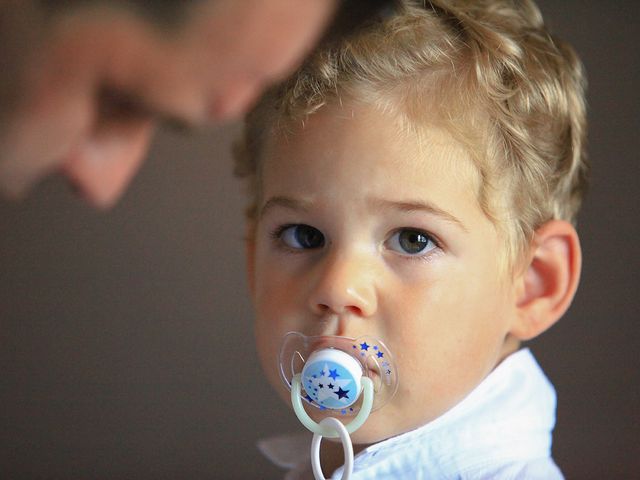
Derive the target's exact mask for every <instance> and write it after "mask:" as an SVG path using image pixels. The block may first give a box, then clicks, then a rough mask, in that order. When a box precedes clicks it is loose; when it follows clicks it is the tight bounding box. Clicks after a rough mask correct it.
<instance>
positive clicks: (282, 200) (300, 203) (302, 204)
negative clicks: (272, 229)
mask: <svg viewBox="0 0 640 480" xmlns="http://www.w3.org/2000/svg"><path fill="white" fill-rule="evenodd" d="M310 206H311V202H306V201H304V200H296V199H294V198H291V197H285V196H276V197H271V198H270V199H269V200H267V202H266V203H265V204H264V205H263V206H262V208H260V212H259V213H258V218H262V217H264V216H265V215H266V214H267V213H268V212H269V210H272V209H274V208H276V207H281V208H286V209H287V210H294V211H296V212H306V211H308V210H309V208H310Z"/></svg>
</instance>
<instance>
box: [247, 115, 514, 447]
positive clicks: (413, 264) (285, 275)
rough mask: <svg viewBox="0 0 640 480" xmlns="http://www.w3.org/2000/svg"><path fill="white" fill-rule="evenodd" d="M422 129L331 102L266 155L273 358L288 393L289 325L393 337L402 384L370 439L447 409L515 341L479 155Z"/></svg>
mask: <svg viewBox="0 0 640 480" xmlns="http://www.w3.org/2000/svg"><path fill="white" fill-rule="evenodd" d="M422 137H423V138H421V140H420V143H418V139H417V136H416V135H414V134H408V133H401V131H400V129H399V128H398V126H397V122H396V121H395V120H394V119H393V118H392V117H390V116H385V115H383V114H381V113H379V112H377V111H374V110H371V109H367V108H363V107H354V109H353V111H352V110H351V108H348V107H346V106H345V107H341V108H339V107H327V108H325V109H323V110H322V111H320V112H319V113H317V114H315V115H313V116H312V117H311V118H310V119H309V121H308V122H306V126H305V128H304V129H300V130H299V131H297V132H295V133H294V134H293V135H291V136H290V137H288V138H287V139H274V140H273V141H272V142H271V145H269V146H268V148H267V150H266V155H265V160H264V165H263V167H264V168H263V172H262V177H261V185H262V198H260V199H259V204H258V212H259V213H258V218H257V221H256V222H257V223H256V229H255V241H254V242H251V241H250V242H249V249H248V250H249V261H248V265H249V283H250V285H251V288H252V294H253V298H254V303H255V308H256V315H257V319H256V337H257V345H258V351H259V355H260V358H261V361H262V365H263V368H264V370H265V371H266V373H267V376H268V378H269V380H270V382H271V383H272V385H273V386H274V387H275V389H276V390H277V391H278V392H279V393H280V394H281V395H282V397H283V398H288V396H289V393H288V392H287V390H286V389H285V387H284V386H283V384H282V382H281V380H280V378H279V376H278V371H277V363H278V362H277V359H278V352H279V348H280V344H281V342H282V339H283V336H284V335H285V334H286V333H287V332H289V331H298V332H302V333H303V334H306V335H342V336H348V337H359V336H361V335H372V336H374V337H377V338H379V339H380V340H382V341H383V342H384V343H385V344H386V345H387V346H388V347H389V349H390V351H391V352H392V353H393V355H394V357H395V360H396V371H397V372H398V376H399V388H398V391H397V393H396V395H395V397H394V398H393V399H392V400H391V401H390V402H389V403H387V404H386V405H385V406H384V407H382V408H381V409H380V410H378V411H376V412H374V413H373V414H372V415H371V417H370V418H369V420H367V422H366V423H365V424H364V426H363V427H362V428H361V429H360V430H359V431H358V432H356V433H355V434H354V435H353V439H354V442H356V443H370V442H375V441H378V440H381V439H383V438H387V437H390V436H393V435H396V434H399V433H402V432H405V431H408V430H410V429H413V428H416V427H418V426H420V425H422V424H424V423H426V422H428V421H430V420H432V419H434V418H436V417H437V416H439V415H441V414H442V413H444V412H445V411H446V410H448V409H449V408H451V407H452V406H453V405H455V404H456V403H458V402H459V401H460V400H461V399H462V398H463V397H464V396H465V395H466V394H467V393H469V392H470V391H471V390H472V389H473V388H474V387H475V386H476V385H477V384H478V383H480V382H481V381H482V379H483V378H484V377H485V376H486V375H487V374H488V373H489V372H490V371H491V370H492V369H493V368H494V367H495V365H496V364H497V363H498V362H499V361H500V359H501V358H503V357H504V356H506V355H507V354H508V353H510V351H511V350H513V348H514V344H513V342H508V341H506V340H505V339H506V338H507V337H508V334H509V329H510V324H511V321H512V319H513V318H514V315H515V301H514V298H515V292H514V287H513V286H512V284H511V282H509V279H508V278H507V276H506V275H505V274H504V273H503V272H502V271H501V269H500V261H499V260H500V256H501V255H504V253H503V251H502V243H501V239H500V238H499V236H498V233H497V231H496V229H495V227H494V226H493V224H492V223H491V222H490V220H489V219H488V218H487V217H486V216H485V215H484V214H483V212H482V210H481V208H480V206H479V204H478V202H477V200H476V196H475V192H476V190H477V182H478V180H477V178H476V174H475V173H474V170H473V167H472V164H471V160H470V159H469V157H468V155H467V154H466V153H465V152H464V150H463V149H462V148H461V147H460V146H458V145H457V144H456V143H455V142H454V141H453V139H452V138H451V137H450V136H449V135H447V134H446V133H445V132H444V131H441V130H439V129H436V128H435V127H434V128H426V129H425V130H424V132H423V135H422ZM310 413H311V414H312V416H314V415H315V417H314V418H315V419H316V420H319V419H321V418H322V417H323V416H324V415H326V412H324V413H323V412H319V411H314V412H310Z"/></svg>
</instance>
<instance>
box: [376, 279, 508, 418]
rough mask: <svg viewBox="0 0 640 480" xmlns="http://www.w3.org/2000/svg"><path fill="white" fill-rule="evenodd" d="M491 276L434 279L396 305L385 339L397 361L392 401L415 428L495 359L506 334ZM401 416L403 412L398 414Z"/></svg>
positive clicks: (451, 401)
mask: <svg viewBox="0 0 640 480" xmlns="http://www.w3.org/2000/svg"><path fill="white" fill-rule="evenodd" d="M499 288H500V287H499V285H497V284H496V283H495V282H493V281H492V280H491V279H490V278H489V279H487V278H485V279H484V280H483V281H479V280H466V281H465V280H462V278H460V277H459V278H453V279H452V280H450V281H449V280H447V281H441V282H435V283H433V284H431V285H429V286H428V287H427V288H424V289H422V291H421V292H418V293H414V294H412V295H411V296H410V298H406V297H405V301H404V302H403V303H402V304H401V305H399V306H398V313H399V315H398V316H397V319H398V323H397V328H394V329H393V330H390V331H389V332H388V333H389V335H390V343H392V345H398V346H400V347H399V348H393V347H392V345H390V347H392V348H393V352H394V355H395V356H396V359H397V361H398V370H399V374H400V375H401V377H400V379H401V380H400V390H399V392H398V393H399V398H398V402H397V405H398V406H399V409H400V410H402V411H405V412H416V413H415V415H416V417H415V418H408V417H406V416H405V419H406V420H407V421H408V424H407V425H408V426H411V427H415V426H417V425H419V424H422V423H424V422H426V421H429V420H431V419H433V418H435V417H437V416H438V415H440V414H442V413H444V412H445V411H446V410H448V409H449V408H451V407H452V406H453V405H455V404H456V403H458V402H459V401H460V400H461V399H462V398H463V397H464V396H465V395H466V394H467V393H469V392H470V391H471V390H472V389H473V388H475V386H477V385H478V384H479V383H480V382H481V381H482V379H483V378H484V377H485V376H486V375H487V374H488V373H489V372H490V371H491V370H492V369H493V367H494V366H495V364H496V362H497V361H498V358H499V355H500V351H501V347H502V344H503V342H504V337H505V335H506V330H507V329H506V322H505V308H504V307H505V305H506V303H505V301H504V298H502V297H501V296H500V295H499V294H498V293H497V292H499ZM401 415H406V414H402V413H401Z"/></svg>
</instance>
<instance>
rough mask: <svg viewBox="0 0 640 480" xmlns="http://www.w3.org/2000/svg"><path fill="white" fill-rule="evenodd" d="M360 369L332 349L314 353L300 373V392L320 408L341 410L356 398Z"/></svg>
mask: <svg viewBox="0 0 640 480" xmlns="http://www.w3.org/2000/svg"><path fill="white" fill-rule="evenodd" d="M361 378H362V367H361V366H360V364H359V363H358V362H357V361H356V360H355V359H354V358H353V357H351V356H350V355H348V354H346V353H344V352H342V351H340V350H336V349H331V348H328V349H323V350H318V351H316V352H314V353H313V354H312V355H311V356H310V357H309V360H308V361H307V363H306V364H305V366H304V368H303V369H302V388H304V390H305V392H306V393H307V395H308V396H309V400H312V401H314V402H316V403H317V404H318V405H319V406H320V408H330V409H334V410H341V409H344V408H347V407H349V406H350V405H353V403H355V401H356V400H357V399H358V396H359V395H360V391H361V389H362V384H361Z"/></svg>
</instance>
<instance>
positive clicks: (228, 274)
mask: <svg viewBox="0 0 640 480" xmlns="http://www.w3.org/2000/svg"><path fill="white" fill-rule="evenodd" d="M539 4H540V7H541V9H542V11H543V14H544V15H545V17H546V20H547V23H548V24H549V25H550V27H551V29H552V30H553V31H555V32H556V33H558V34H559V35H560V36H562V37H563V38H565V39H567V40H569V41H570V42H571V43H572V44H573V45H574V46H575V48H576V49H577V51H578V53H579V54H580V55H581V57H582V59H583V61H584V63H585V64H586V68H587V72H588V76H589V83H590V88H589V105H590V107H589V117H590V139H589V144H590V146H589V152H590V158H591V161H592V163H593V186H592V190H591V192H590V195H589V196H588V198H587V200H586V203H585V205H584V208H583V211H582V215H581V217H580V225H579V232H580V234H581V238H582V246H583V250H584V256H585V261H584V270H583V278H582V283H581V287H580V289H579V292H578V295H577V297H576V299H575V302H574V305H573V307H572V308H571V310H570V311H569V313H568V315H566V317H565V318H564V319H563V320H562V321H561V322H560V323H558V324H557V326H555V327H553V328H552V329H551V330H550V331H549V332H548V333H546V334H544V335H543V336H542V337H541V338H540V339H538V340H536V341H534V342H533V343H532V344H531V347H532V349H533V350H534V353H535V354H536V355H537V357H538V359H539V361H540V363H541V364H542V366H543V368H544V369H545V371H546V372H547V374H548V376H549V377H550V378H551V380H552V381H553V383H554V384H555V386H556V389H557V392H558V397H559V402H558V423H557V428H556V431H555V440H554V456H555V459H556V461H557V463H558V464H559V465H560V467H561V468H562V470H563V471H564V473H565V475H566V476H567V478H575V479H591V478H593V479H601V478H637V475H638V472H639V471H640V374H639V373H638V370H639V369H638V367H639V365H640V355H639V354H638V350H639V349H640V328H638V326H637V324H638V321H640V309H639V308H638V297H639V296H640V291H639V288H638V285H639V284H640V278H639V275H638V270H639V267H640V265H639V262H638V255H637V251H638V248H637V241H638V238H640V231H639V228H638V225H639V214H638V212H639V211H640V208H639V207H638V203H639V202H640V187H639V181H638V177H639V174H640V169H639V162H638V160H639V159H638V152H640V140H639V138H640V134H639V132H640V108H639V106H640V105H639V104H640V96H639V95H638V91H637V89H638V86H640V78H639V77H640V75H639V62H638V52H637V43H638V35H640V27H639V25H640V24H639V23H638V21H637V19H638V18H640V7H639V6H638V4H637V3H636V2H630V1H613V0H609V1H605V2H590V1H577V0H571V1H569V0H564V1H562V2H556V1H553V0H545V1H542V2H539ZM238 132H239V125H237V124H232V125H227V126H225V127H222V128H218V129H215V130H211V131H205V132H200V133H198V134H197V135H190V136H178V135H174V134H171V133H169V132H162V133H161V135H159V136H158V137H157V139H156V142H155V144H154V147H153V149H152V152H151V155H150V158H149V161H148V162H147V163H146V165H145V167H144V168H143V170H142V172H141V174H140V175H139V176H138V177H137V178H136V180H135V181H134V183H133V185H132V188H131V189H130V190H129V192H128V193H127V195H126V196H125V197H124V198H123V200H122V201H121V202H120V203H119V204H118V206H117V207H116V208H115V209H113V210H112V211H110V212H106V213H100V212H95V211H93V210H91V209H90V208H88V207H87V206H85V205H83V204H81V203H80V202H78V201H77V200H76V199H75V198H74V197H73V195H72V194H71V193H70V192H69V191H68V189H67V187H66V186H65V185H64V184H63V182H61V181H59V180H56V179H53V180H49V181H47V182H45V183H44V184H43V185H42V186H41V188H40V189H39V190H38V191H37V192H36V194H35V195H33V196H32V197H31V198H29V199H28V200H27V201H26V202H23V203H20V204H10V203H6V202H4V201H0V478H11V479H22V478H48V479H58V478H60V479H62V478H73V479H76V478H92V479H93V478H100V479H125V478H136V479H152V478H153V479H162V478H167V479H182V478H185V479H186V478H188V479H212V478H215V479H227V478H228V479H245V478H247V479H250V478H260V479H272V478H273V479H276V478H281V477H282V474H281V473H280V471H279V470H278V469H277V468H275V467H273V466H271V465H270V464H269V463H268V462H267V461H266V460H264V459H263V458H262V457H261V455H260V453H259V452H258V451H257V449H256V448H255V443H256V441H257V440H258V439H259V438H263V437H265V436H268V435H272V434H276V433H282V432H291V431H297V430H299V429H300V428H301V427H299V426H298V423H297V421H296V420H294V418H293V415H292V414H291V413H290V412H289V411H287V409H286V408H283V405H282V404H281V402H280V401H279V400H278V399H277V398H276V397H275V394H273V393H272V392H271V390H270V387H269V386H268V385H267V384H266V382H265V381H263V380H262V378H261V374H260V369H259V366H258V363H257V359H256V356H255V354H254V349H253V337H252V329H251V324H252V313H251V306H250V304H249V301H248V295H247V292H246V285H245V281H244V260H243V240H242V237H243V221H242V218H243V217H242V212H243V205H244V195H243V191H242V187H241V185H240V184H239V183H238V182H237V181H235V180H234V179H233V177H232V175H231V159H230V157H229V154H228V151H229V144H230V142H231V141H232V140H233V139H234V138H235V137H236V135H237V134H238ZM496 433H497V434H499V432H496Z"/></svg>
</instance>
